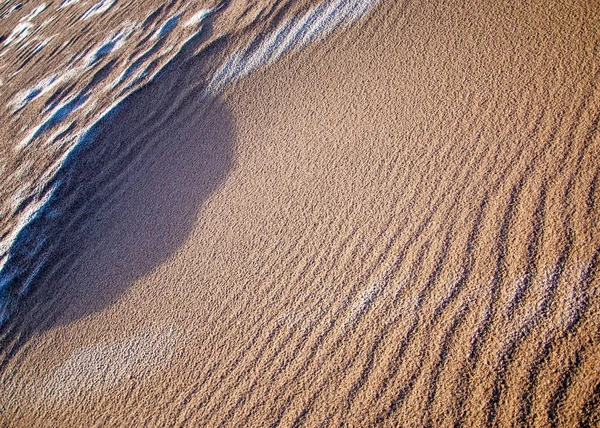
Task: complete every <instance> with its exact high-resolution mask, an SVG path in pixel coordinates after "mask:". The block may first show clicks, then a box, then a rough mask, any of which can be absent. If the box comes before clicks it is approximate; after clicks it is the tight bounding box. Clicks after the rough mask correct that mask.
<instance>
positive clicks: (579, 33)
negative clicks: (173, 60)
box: [2, 1, 600, 426]
mask: <svg viewBox="0 0 600 428" xmlns="http://www.w3.org/2000/svg"><path fill="white" fill-rule="evenodd" d="M597 8H598V6H597V5H596V4H594V3H593V2H584V3H582V4H579V5H578V6H576V7H574V6H571V7H570V8H569V9H568V10H567V9H566V8H563V6H562V5H559V4H548V3H547V2H545V3H543V4H542V3H541V2H540V3H530V4H527V5H512V4H511V5H504V4H495V5H490V3H489V2H483V1H482V2H471V3H469V4H460V5H457V4H456V2H447V3H439V2H437V3H434V2H430V3H428V2H407V3H402V4H400V5H396V4H395V3H387V4H383V3H382V4H381V5H380V6H379V7H378V8H377V9H375V10H374V11H373V14H372V15H370V16H369V19H368V20H364V21H359V22H358V25H357V26H355V27H352V28H350V29H349V30H348V31H347V32H342V33H334V34H333V35H331V37H330V38H328V39H326V40H325V41H324V42H323V43H320V44H318V45H315V46H310V47H308V48H307V49H306V50H304V51H302V52H299V53H297V54H295V55H292V56H289V57H286V58H283V59H282V60H281V61H278V62H276V63H273V64H271V66H270V67H266V68H261V69H260V70H256V71H255V72H253V73H252V74H250V75H249V76H247V78H245V79H243V80H240V81H238V82H237V83H236V84H235V85H233V86H232V87H230V88H228V89H226V90H225V91H224V92H223V94H222V96H220V97H219V98H218V99H217V100H213V101H211V103H210V104H208V105H205V106H202V105H201V106H199V107H198V108H196V107H197V106H196V105H195V104H193V103H191V104H189V105H186V109H184V110H185V113H186V114H189V116H185V115H183V116H178V117H181V118H183V117H185V118H187V117H190V118H193V119H194V121H196V122H194V121H190V122H187V121H183V122H182V123H183V124H185V126H183V128H184V131H179V130H178V126H175V124H173V125H172V126H171V127H168V126H167V127H166V128H165V129H164V130H163V131H162V132H160V130H159V132H158V133H157V137H156V139H155V140H156V146H155V147H153V148H152V149H149V150H152V152H150V153H153V154H155V155H156V158H155V159H160V160H157V161H156V162H149V161H148V163H145V162H146V161H145V160H143V159H148V158H147V157H144V158H136V159H138V160H136V162H134V164H133V166H132V167H131V168H130V169H129V170H128V171H126V172H125V173H123V177H124V179H123V180H124V182H125V183H127V184H124V185H123V187H119V189H120V191H121V192H122V194H124V195H129V196H130V197H129V198H124V199H128V201H129V202H118V203H116V204H115V205H114V206H112V205H111V206H108V207H106V208H103V211H102V213H103V215H105V217H103V220H100V221H99V223H100V224H99V225H98V226H97V230H96V232H95V233H96V235H94V236H98V243H97V244H95V245H91V246H90V247H86V248H84V249H83V251H82V253H81V254H80V255H79V256H78V257H77V260H76V261H77V263H74V265H73V269H72V270H71V271H69V272H68V275H65V276H64V277H61V276H60V275H57V276H56V280H57V282H59V283H60V282H61V281H62V282H64V283H65V285H64V286H65V288H64V293H63V294H59V295H57V297H56V300H57V301H56V302H52V303H45V302H37V303H39V304H40V306H39V308H38V309H43V310H44V311H49V313H52V310H53V309H56V308H66V309H65V311H64V312H63V313H60V314H57V316H56V318H57V319H54V320H52V322H50V321H48V322H49V323H50V324H49V325H48V328H46V329H44V330H43V331H36V332H35V333H34V334H32V335H31V336H30V337H28V340H27V342H26V343H25V344H24V345H23V346H22V347H21V348H19V350H18V351H17V353H16V354H15V355H14V356H13V357H12V358H11V359H10V360H9V362H8V363H7V364H6V365H5V367H4V368H3V372H2V380H3V385H5V389H6V390H7V392H8V393H7V394H5V395H3V398H2V400H3V401H4V402H3V403H2V405H3V406H4V408H5V409H8V410H7V412H6V413H5V415H6V416H7V418H9V419H10V420H12V421H14V422H15V423H16V424H21V425H30V424H33V425H35V424H36V423H38V424H39V423H40V421H43V422H42V423H48V424H52V422H58V421H61V422H64V423H70V424H90V423H93V422H94V423H105V424H110V423H125V424H133V425H135V424H141V423H144V422H145V423H147V424H149V425H165V424H167V425H171V424H173V425H192V426H196V425H202V426H214V425H218V424H224V425H231V426H264V425H267V424H268V425H273V424H280V425H285V426H290V425H300V424H304V425H309V426H312V425H318V424H324V425H340V424H345V425H350V426H373V425H385V424H388V425H405V426H447V425H451V424H452V425H454V424H464V425H467V426H487V425H494V424H496V425H501V426H505V425H507V426H513V425H520V424H531V425H534V426H548V425H552V424H556V425H560V426H578V425H582V426H586V425H587V426H594V425H595V424H597V423H598V421H599V418H600V415H599V413H598V408H599V406H598V401H599V398H598V397H599V390H600V389H599V385H600V375H599V374H598V371H597V366H598V361H599V356H600V346H598V345H599V343H598V340H599V337H598V331H599V330H598V322H599V320H600V318H599V316H598V315H600V313H599V312H600V311H599V309H600V305H599V303H600V302H599V300H598V286H599V280H598V263H599V261H600V260H599V258H600V230H599V228H598V224H599V222H598V220H599V212H598V210H599V208H598V207H599V205H598V203H597V201H598V197H599V194H598V192H599V191H598V179H599V178H598V177H599V174H600V173H599V171H600V168H599V166H598V160H597V153H598V148H599V143H600V141H599V138H598V124H599V123H600V113H599V112H600V91H599V89H598V86H597V83H598V76H599V75H600V71H599V69H598V65H599V64H600V62H599V61H598V50H597V47H598V46H599V45H600V44H599V43H598V42H599V40H598V35H597V31H596V27H595V18H594V17H596V16H598V12H599V11H598V10H597ZM240 49H245V45H243V46H240ZM212 103H214V104H212ZM209 107H214V108H212V109H211V108H209ZM205 108H206V109H205ZM196 111H200V112H202V113H203V114H199V115H197V116H196V115H195V113H194V112H196ZM205 112H206V113H205ZM196 124H197V125H196ZM170 135H176V136H177V138H180V142H181V143H183V144H160V141H167V142H169V141H170V140H169V138H170ZM196 141H197V142H198V144H195V143H194V142H196ZM186 142H187V143H186ZM215 142H218V144H217V145H214V143H215ZM228 144H231V146H230V147H229V146H228ZM177 147H184V148H186V149H187V150H190V151H186V150H182V151H179V150H177V149H176V148H177ZM216 148H221V150H222V151H215V149H216ZM191 150H195V151H194V152H192V151H191ZM190 153H194V154H193V155H190ZM211 153H212V154H213V158H212V160H211V162H204V163H202V162H200V163H197V161H196V159H204V157H203V156H204V155H207V156H208V155H210V154H211ZM162 159H173V162H170V161H164V160H162ZM211 168H216V169H217V170H216V171H212V170H211ZM161 174H164V175H161ZM173 175H175V176H176V177H177V180H175V181H174V183H171V182H172V181H173V180H171V179H169V177H172V176H173ZM161 181H164V182H165V185H164V189H163V190H162V191H161V192H159V195H158V196H153V191H152V190H153V185H156V186H159V184H157V183H160V182H161ZM177 183H180V184H181V186H178V185H177ZM157 188H158V187H157ZM198 188H201V189H204V188H206V189H209V190H207V191H206V192H204V191H201V192H200V193H199V194H197V192H198V190H197V189H198ZM173 192H181V193H176V194H175V195H174V197H171V196H172V194H173ZM136 195H141V196H139V199H140V200H139V201H137V200H136ZM147 198H154V199H151V200H152V202H153V204H150V205H153V206H154V205H157V206H156V207H153V208H152V209H151V210H150V211H145V208H144V207H146V205H145V204H144V203H143V201H144V200H147ZM163 198H164V199H163ZM182 199H191V200H194V201H195V202H194V204H192V205H195V204H198V207H199V208H198V209H197V210H196V207H194V206H192V207H189V206H188V205H187V204H185V203H182V202H181V200H182ZM158 205H160V206H158ZM126 212H133V213H135V214H136V215H137V214H139V216H138V217H140V218H141V220H140V223H137V222H136V220H135V221H134V219H132V218H128V217H127V216H121V215H120V214H122V213H126ZM169 212H172V213H173V217H174V218H179V219H185V218H189V217H190V216H191V217H193V218H192V220H191V221H189V224H188V226H189V228H187V229H185V230H184V231H180V230H179V229H178V228H177V227H175V229H172V227H174V226H173V224H170V223H169V222H168V221H164V220H161V219H164V218H167V217H169V216H168V213H169ZM162 214H167V215H162ZM132 217H136V216H132ZM112 220H116V221H117V223H116V225H115V226H114V230H115V232H113V233H112V234H108V235H106V236H105V235H104V234H103V233H101V232H103V231H105V230H113V229H110V228H106V229H105V228H104V226H102V225H103V224H105V223H110V222H111V221H112ZM163 223H164V224H163ZM174 224H175V225H177V224H180V222H175V223H174ZM156 225H160V226H161V228H160V229H158V230H161V231H165V233H164V235H163V236H160V237H152V236H150V237H149V238H148V237H147V236H145V235H144V231H145V230H153V226H156ZM121 226H123V227H121ZM132 226H133V227H132ZM144 226H150V227H144ZM128 230H135V231H136V234H133V235H128V234H127V231H128ZM122 232H123V233H122ZM171 238H173V239H174V241H172V240H171ZM161 240H163V241H164V245H165V246H169V245H171V246H172V248H171V250H170V251H167V252H165V254H161V255H160V257H157V260H154V262H153V263H150V264H149V265H147V266H146V264H147V260H149V259H152V258H153V257H155V251H156V250H154V249H153V247H154V246H156V245H158V244H159V243H160V242H162V241H161ZM117 244H119V245H117ZM138 244H139V245H138ZM136 247H139V248H141V249H142V250H141V251H140V250H139V249H136ZM123 248H125V249H126V251H124V250H123ZM131 255H132V256H131ZM129 256H131V257H133V259H132V260H129V259H127V257H129ZM121 259H123V260H124V261H123V262H122V263H120V262H119V261H120V260H121ZM107 260H108V261H109V263H108V264H106V263H107V262H106V261H107ZM131 262H133V263H131ZM111 263H112V264H114V265H115V267H116V268H118V269H116V270H115V271H114V272H116V273H114V272H107V270H108V271H110V269H107V267H110V266H111ZM117 265H118V266H117ZM137 265H140V266H141V267H140V268H139V274H138V275H134V277H133V278H131V277H130V276H128V275H129V273H130V272H128V268H129V267H131V266H137ZM119 269H120V270H119ZM90 272H92V274H90ZM122 283H126V286H125V287H123V286H121V285H119V287H121V288H119V289H118V290H113V288H115V287H116V284H122ZM80 287H85V288H84V289H85V290H86V292H88V293H89V294H88V295H81V296H75V297H74V296H73V293H72V291H73V290H78V289H81V288H80ZM99 290H101V291H99ZM111 290H112V291H111ZM113 291H114V293H113ZM111 293H112V294H111ZM84 294H85V293H84ZM89 296H92V298H91V299H90V298H88V297H89ZM61 300H64V301H66V302H69V304H68V305H66V304H64V302H62V303H61ZM101 301H104V303H102V302H101ZM57 379H62V380H63V382H59V381H58V380H57ZM15 403H18V406H15V405H14V404H15Z"/></svg>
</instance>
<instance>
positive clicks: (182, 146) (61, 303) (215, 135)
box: [0, 40, 234, 370]
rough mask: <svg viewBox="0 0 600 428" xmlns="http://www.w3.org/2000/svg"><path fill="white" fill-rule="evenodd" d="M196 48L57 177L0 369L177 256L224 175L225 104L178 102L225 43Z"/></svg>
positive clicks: (229, 132)
mask: <svg viewBox="0 0 600 428" xmlns="http://www.w3.org/2000/svg"><path fill="white" fill-rule="evenodd" d="M198 41H201V40H198ZM193 48H194V46H190V47H189V49H188V52H187V53H186V52H185V51H184V54H185V55H184V57H183V58H180V59H178V60H177V61H174V62H173V63H172V64H171V65H170V66H169V67H167V68H166V69H165V70H164V71H163V72H162V74H161V75H160V77H159V78H157V79H155V81H154V82H152V83H150V84H148V85H147V86H145V87H144V88H142V89H141V90H139V91H137V92H136V93H134V94H132V95H130V96H129V97H128V99H127V100H126V102H125V103H124V105H123V106H121V107H120V108H119V110H118V111H117V112H115V113H114V114H113V115H112V117H111V118H110V119H107V120H106V121H105V123H103V124H102V126H101V127H99V128H98V132H97V133H96V134H95V135H94V137H93V139H92V141H90V142H89V143H87V144H82V145H81V146H82V147H81V148H78V149H77V152H76V153H75V154H73V156H71V159H70V161H69V165H68V166H67V167H65V168H63V170H62V171H60V177H59V178H58V179H57V180H60V183H61V185H60V187H59V188H58V190H57V191H56V192H55V194H54V196H53V197H52V199H51V201H50V204H49V206H48V207H47V209H46V211H47V213H46V214H45V215H44V216H43V217H42V218H43V219H44V222H40V223H42V224H41V225H39V230H43V231H44V235H45V236H46V238H48V239H47V241H49V242H50V245H51V246H50V247H49V250H48V251H46V254H47V255H49V259H48V262H47V263H45V265H44V266H45V267H44V268H43V269H42V270H41V272H40V273H39V274H38V275H37V276H36V279H35V281H33V282H32V284H31V287H30V291H29V293H28V294H27V295H26V296H25V297H24V298H23V300H22V301H21V302H20V303H19V306H18V311H16V312H15V314H14V315H13V317H12V319H10V320H9V322H8V323H7V325H6V326H5V327H4V328H3V330H4V331H3V332H2V343H0V350H1V351H2V355H0V356H1V358H0V370H1V369H2V367H4V366H5V365H6V363H7V362H8V360H10V359H11V357H12V356H14V355H15V352H16V351H17V350H18V349H19V348H20V346H21V345H22V344H24V343H25V342H26V341H27V340H28V338H29V337H31V335H32V334H34V333H35V332H36V331H37V332H39V331H44V330H48V329H51V328H53V327H55V326H57V325H64V324H68V323H71V322H73V321H76V320H77V319H80V318H82V317H85V316H86V315H89V314H91V313H94V312H98V311H102V310H104V309H105V308H107V307H108V306H110V305H111V304H113V303H114V302H116V301H117V300H118V299H119V297H120V296H121V295H122V294H123V293H124V292H125V291H126V290H127V288H128V287H129V286H130V285H131V284H132V282H133V281H135V280H136V279H138V278H140V277H142V276H144V275H147V274H148V273H149V272H151V271H152V270H153V269H154V268H155V267H156V266H158V265H159V264H160V263H162V262H163V261H164V260H165V259H167V258H168V257H169V256H170V255H172V254H173V253H174V252H175V251H177V249H179V248H180V247H181V246H182V244H183V243H184V242H185V240H186V238H187V237H188V235H189V233H190V231H191V229H192V227H193V225H194V223H195V221H196V220H197V218H198V214H199V211H200V209H201V207H202V205H203V204H204V203H205V202H206V200H207V198H208V197H209V196H210V195H211V193H212V192H213V191H214V190H215V189H216V188H217V187H218V186H219V184H220V183H222V182H223V180H224V179H225V177H226V176H227V174H228V172H229V170H230V168H231V166H232V164H233V162H234V135H233V127H232V123H231V117H230V114H229V112H228V111H227V108H226V107H225V106H223V105H222V104H221V103H220V102H219V100H217V99H203V98H202V96H201V93H202V91H201V90H197V91H193V92H192V93H191V94H189V95H188V96H184V91H186V90H188V89H189V88H191V87H192V86H193V85H195V84H198V82H199V79H198V78H199V76H206V75H207V73H208V71H207V69H208V67H209V66H210V65H209V61H210V59H211V56H212V55H211V50H213V49H215V50H220V49H221V48H222V46H217V45H214V44H213V45H212V46H209V47H208V48H206V49H205V50H204V51H203V52H202V53H201V54H200V55H198V56H196V55H194V54H193V52H194V50H193ZM52 212H58V213H61V214H60V215H58V216H54V217H53V216H52V215H50V213H52ZM34 226H36V227H38V225H34ZM41 227H43V229H41Z"/></svg>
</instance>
